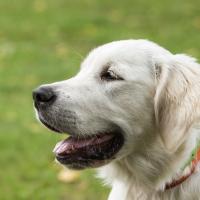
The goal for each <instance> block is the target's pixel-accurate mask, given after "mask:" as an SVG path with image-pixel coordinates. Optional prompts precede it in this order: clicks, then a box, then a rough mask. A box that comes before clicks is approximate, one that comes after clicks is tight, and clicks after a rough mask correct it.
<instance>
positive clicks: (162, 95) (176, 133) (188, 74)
mask: <svg viewBox="0 0 200 200" xmlns="http://www.w3.org/2000/svg"><path fill="white" fill-rule="evenodd" d="M155 79H156V87H157V88H156V94H155V99H154V108H155V118H156V123H157V128H158V131H159V133H160V134H161V138H162V140H163V142H164V144H165V146H166V147H167V149H168V150H170V151H173V152H174V151H176V150H177V148H178V147H179V146H180V145H181V144H182V142H183V141H184V140H185V139H186V137H187V133H188V132H189V130H190V127H191V125H192V124H193V123H194V120H195V119H196V117H197V113H198V107H199V105H198V104H199V101H200V95H199V93H200V66H199V65H198V64H197V63H195V60H194V59H193V58H190V57H188V56H185V55H174V57H173V58H172V60H171V61H170V62H169V63H167V64H166V63H162V62H161V63H156V64H155Z"/></svg>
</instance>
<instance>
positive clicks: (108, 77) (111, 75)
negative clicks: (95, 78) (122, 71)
mask: <svg viewBox="0 0 200 200" xmlns="http://www.w3.org/2000/svg"><path fill="white" fill-rule="evenodd" d="M101 79H102V80H105V81H116V80H123V78H121V77H120V76H118V75H117V74H116V73H115V72H113V71H112V70H109V69H108V70H107V71H105V72H103V73H102V75H101Z"/></svg>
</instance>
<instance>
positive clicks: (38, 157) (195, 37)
mask: <svg viewBox="0 0 200 200" xmlns="http://www.w3.org/2000/svg"><path fill="white" fill-rule="evenodd" d="M129 38H148V39H150V40H153V41H155V42H157V43H159V44H160V45H162V46H164V47H166V48H167V49H169V50H171V51H172V52H174V53H175V52H177V53H178V52H184V53H187V54H190V55H192V56H194V57H197V58H200V1H199V0H190V1H189V0H179V1H178V0H168V1H160V0H124V1H121V0H0V199H2V200H13V199H15V200H18V199H19V200H23V199H29V200H31V199H34V200H40V199H42V200H43V199H48V200H55V199H58V200H94V199H98V200H106V198H107V195H108V193H109V189H108V188H106V187H103V184H102V182H101V181H99V180H98V179H96V178H95V176H94V171H93V170H86V171H83V172H81V173H80V175H79V176H77V177H75V178H72V180H71V181H69V180H67V178H66V177H65V174H64V172H63V171H62V168H61V167H60V166H59V165H58V164H56V163H55V162H54V155H53V153H52V149H53V147H54V145H55V144H56V142H57V141H59V140H61V139H62V136H60V135H56V134H54V133H52V132H50V131H48V130H47V129H46V128H44V127H43V126H41V125H40V124H39V123H38V122H37V121H36V119H35V115H34V111H33V105H32V94H31V92H32V90H33V89H34V88H35V87H37V86H38V85H40V84H42V83H48V82H53V81H57V80H62V79H67V78H69V77H71V76H73V75H74V74H75V73H76V72H77V71H78V70H79V65H80V62H81V61H82V60H83V57H84V56H86V55H87V53H88V52H89V51H90V50H91V49H92V48H94V47H96V46H98V45H100V44H103V43H106V42H110V41H113V40H120V39H129ZM65 137H66V136H65Z"/></svg>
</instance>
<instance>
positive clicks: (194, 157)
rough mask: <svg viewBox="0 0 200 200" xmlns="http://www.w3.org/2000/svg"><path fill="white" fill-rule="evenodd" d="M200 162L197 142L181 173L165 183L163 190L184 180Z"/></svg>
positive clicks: (199, 150) (173, 186)
mask: <svg viewBox="0 0 200 200" xmlns="http://www.w3.org/2000/svg"><path fill="white" fill-rule="evenodd" d="M199 163H200V145H199V142H198V145H197V147H196V148H195V149H194V150H193V151H192V154H191V158H190V159H189V161H187V163H186V164H185V165H184V167H183V175H182V176H180V177H179V178H177V179H174V180H172V181H171V182H170V183H167V184H166V185H165V190H169V189H172V188H175V187H177V186H179V185H181V184H182V183H183V182H184V181H186V180H187V179H188V178H189V177H190V176H191V175H192V174H193V173H194V172H195V171H196V170H198V164H199Z"/></svg>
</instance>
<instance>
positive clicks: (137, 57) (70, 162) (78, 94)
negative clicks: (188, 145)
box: [33, 40, 194, 169]
mask: <svg viewBox="0 0 200 200" xmlns="http://www.w3.org/2000/svg"><path fill="white" fill-rule="evenodd" d="M181 59H182V60H184V61H183V62H181ZM175 60H179V61H180V62H176V61H175ZM185 62H186V63H187V62H188V63H190V62H193V61H191V60H190V59H188V58H187V57H184V56H182V58H181V56H180V58H179V59H178V57H177V58H176V59H175V56H174V55H172V54H171V53H170V52H168V51H167V50H165V49H163V48H161V47H159V46H158V45H156V44H154V43H152V42H149V41H146V40H126V41H118V42H112V43H109V44H106V45H103V46H101V47H99V48H96V49H95V50H93V51H92V52H91V53H90V54H89V55H88V57H87V58H86V59H85V60H84V61H83V63H82V65H81V70H80V72H79V73H78V74H77V75H76V76H75V77H73V78H71V79H69V80H65V81H61V82H56V83H53V84H47V85H42V86H40V87H39V88H37V89H36V90H35V91H34V92H33V98H34V103H35V108H36V110H37V116H38V118H39V120H40V121H41V122H42V123H43V124H44V125H45V126H47V127H48V128H50V129H51V130H53V131H56V132H60V133H67V134H69V135H70V137H69V138H68V139H66V140H64V141H62V142H60V143H58V144H57V145H56V147H55V149H54V152H55V154H56V158H57V160H58V161H59V162H61V163H62V164H64V165H67V166H68V167H71V168H77V169H82V168H86V167H99V166H102V165H105V164H106V163H108V162H110V161H111V160H113V159H121V158H123V157H125V156H128V155H130V154H132V153H133V152H134V151H137V150H138V148H139V146H140V145H142V144H144V143H143V142H144V140H146V141H145V142H147V141H148V140H149V141H151V140H154V139H155V140H156V139H157V138H161V139H162V140H163V144H164V145H166V147H167V148H169V150H175V149H177V148H178V146H179V145H180V144H181V142H182V141H183V140H184V134H185V132H186V130H188V129H189V127H190V125H191V123H192V121H193V117H192V116H193V114H192V113H191V112H192V110H193V107H192V106H194V105H192V106H191V107H190V106H188V105H187V106H188V108H187V109H186V108H185V104H187V103H188V101H189V102H190V101H193V102H194V100H191V99H190V98H189V97H188V96H189V95H188V93H190V92H191V91H188V90H187V88H188V84H190V81H189V80H188V79H187V77H186V76H185V71H186V72H187V73H189V75H190V76H191V77H192V76H193V74H192V72H191V71H189V70H188V69H185V67H183V66H182V63H185ZM176 66H180V67H176ZM179 71H180V72H179ZM180 115H183V116H180ZM188 118H189V119H188ZM140 148H141V146H140Z"/></svg>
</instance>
